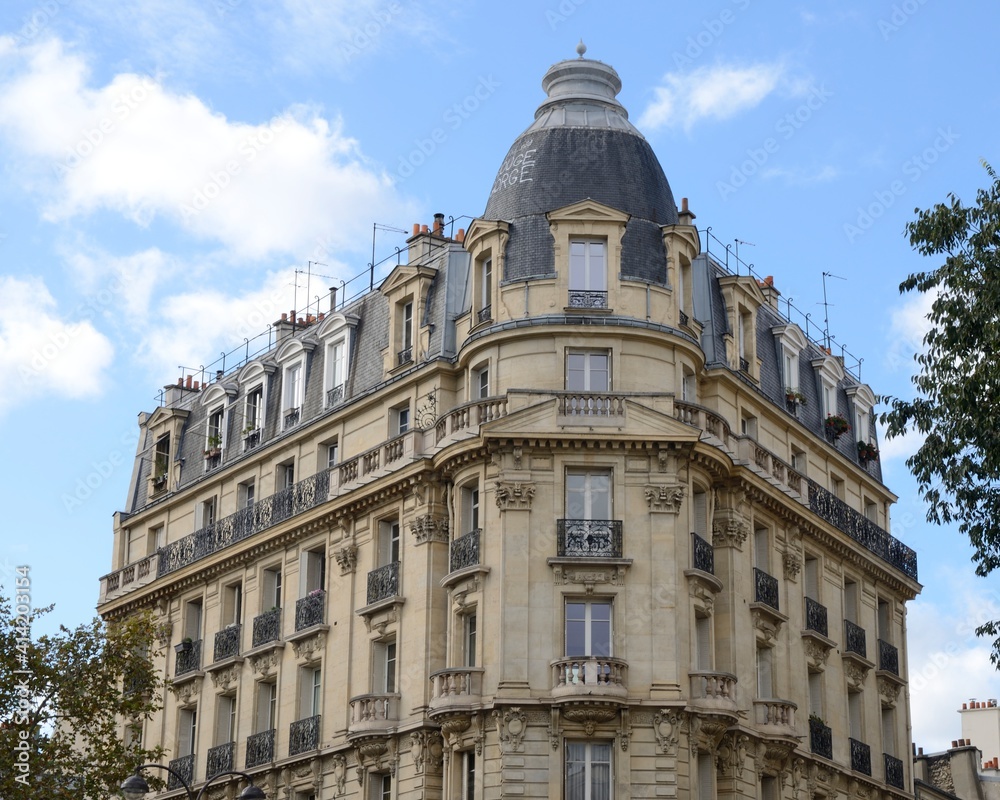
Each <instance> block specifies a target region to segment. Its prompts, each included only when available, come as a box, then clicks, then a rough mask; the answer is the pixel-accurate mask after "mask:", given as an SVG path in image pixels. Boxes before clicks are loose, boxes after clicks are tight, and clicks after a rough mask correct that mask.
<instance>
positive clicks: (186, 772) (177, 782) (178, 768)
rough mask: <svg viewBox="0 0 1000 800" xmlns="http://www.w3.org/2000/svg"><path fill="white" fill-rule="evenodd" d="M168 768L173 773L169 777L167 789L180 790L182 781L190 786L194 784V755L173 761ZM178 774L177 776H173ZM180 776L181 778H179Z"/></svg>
mask: <svg viewBox="0 0 1000 800" xmlns="http://www.w3.org/2000/svg"><path fill="white" fill-rule="evenodd" d="M168 766H169V767H170V769H171V770H173V772H171V773H170V774H169V776H168V777H167V789H168V790H170V789H180V788H181V779H183V780H184V782H185V783H186V784H187V785H188V786H190V785H191V784H192V783H194V753H192V754H191V755H189V756H181V757H180V758H175V759H173V760H172V761H171V762H170V763H169V764H168ZM174 772H176V773H177V774H176V775H175V774H173V773H174ZM178 776H179V777H178Z"/></svg>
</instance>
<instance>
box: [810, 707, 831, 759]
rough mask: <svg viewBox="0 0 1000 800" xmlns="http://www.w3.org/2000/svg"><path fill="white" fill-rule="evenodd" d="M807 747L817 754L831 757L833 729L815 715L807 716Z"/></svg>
mask: <svg viewBox="0 0 1000 800" xmlns="http://www.w3.org/2000/svg"><path fill="white" fill-rule="evenodd" d="M809 749H810V750H811V751H812V752H813V753H815V754H816V755H818V756H823V758H829V759H831V760H832V759H833V731H832V730H831V729H830V727H829V726H828V725H824V724H823V722H822V720H819V719H816V718H815V717H810V718H809Z"/></svg>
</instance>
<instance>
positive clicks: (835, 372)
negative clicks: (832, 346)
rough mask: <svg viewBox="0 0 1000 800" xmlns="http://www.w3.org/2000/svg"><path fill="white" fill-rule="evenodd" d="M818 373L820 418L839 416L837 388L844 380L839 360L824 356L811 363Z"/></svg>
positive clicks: (842, 368)
mask: <svg viewBox="0 0 1000 800" xmlns="http://www.w3.org/2000/svg"><path fill="white" fill-rule="evenodd" d="M812 365H813V368H814V369H815V370H816V371H817V372H818V373H819V384H820V386H819V390H820V391H819V399H820V405H821V406H822V407H821V408H820V418H821V419H824V420H825V419H826V418H827V417H829V416H831V415H836V414H839V411H838V409H837V386H838V385H839V384H840V382H841V381H842V380H844V367H843V364H841V361H840V359H839V358H837V357H835V356H830V355H828V356H824V357H823V358H819V359H816V360H814V361H813V362H812Z"/></svg>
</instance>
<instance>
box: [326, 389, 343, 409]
mask: <svg viewBox="0 0 1000 800" xmlns="http://www.w3.org/2000/svg"><path fill="white" fill-rule="evenodd" d="M343 402H344V384H340V386H334V387H333V388H332V389H327V390H326V407H327V408H333V407H334V406H335V405H338V404H339V403H343Z"/></svg>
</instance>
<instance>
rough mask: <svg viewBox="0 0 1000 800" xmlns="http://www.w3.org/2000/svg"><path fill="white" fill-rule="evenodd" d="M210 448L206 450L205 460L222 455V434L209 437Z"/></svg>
mask: <svg viewBox="0 0 1000 800" xmlns="http://www.w3.org/2000/svg"><path fill="white" fill-rule="evenodd" d="M207 444H208V447H206V448H205V458H214V457H215V456H217V455H221V453H222V434H220V433H215V434H212V435H211V436H209V437H208V443H207Z"/></svg>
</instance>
